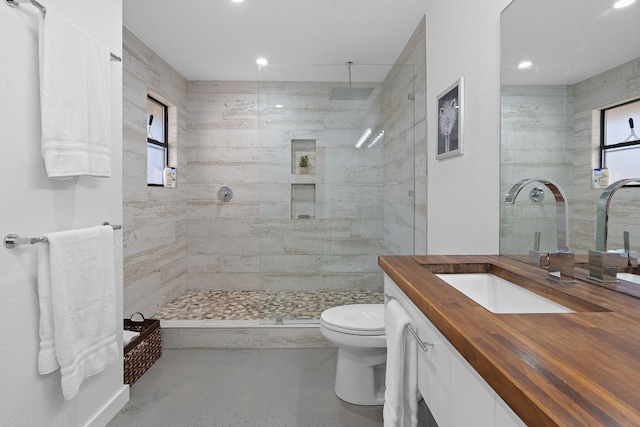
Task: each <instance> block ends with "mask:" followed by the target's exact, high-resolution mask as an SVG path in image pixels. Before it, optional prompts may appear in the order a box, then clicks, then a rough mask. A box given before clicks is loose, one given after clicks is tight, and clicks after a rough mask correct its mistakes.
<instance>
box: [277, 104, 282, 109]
mask: <svg viewBox="0 0 640 427" xmlns="http://www.w3.org/2000/svg"><path fill="white" fill-rule="evenodd" d="M282 107H284V105H282V104H276V108H282Z"/></svg>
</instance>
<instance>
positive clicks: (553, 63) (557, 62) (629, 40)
mask: <svg viewBox="0 0 640 427" xmlns="http://www.w3.org/2000/svg"><path fill="white" fill-rule="evenodd" d="M613 4H614V0H562V1H558V0H515V1H514V2H513V3H511V4H510V5H509V6H508V7H507V8H506V9H505V11H504V12H502V16H501V21H500V33H501V34H500V39H501V63H502V67H503V68H502V81H503V83H510V84H516V83H520V84H522V83H527V84H565V83H567V84H574V83H577V82H580V81H582V80H585V79H587V78H589V77H592V76H594V75H596V74H599V73H601V72H603V71H606V70H609V69H611V68H613V67H615V66H617V65H620V64H623V63H625V62H628V61H630V60H632V59H635V58H638V57H640V2H639V1H636V2H635V3H634V4H632V5H631V6H629V7H626V8H622V9H613V7H612V6H613ZM524 59H528V60H530V61H532V62H533V68H531V69H530V70H525V71H518V70H517V65H518V63H519V62H520V61H522V60H524Z"/></svg>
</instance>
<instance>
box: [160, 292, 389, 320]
mask: <svg viewBox="0 0 640 427" xmlns="http://www.w3.org/2000/svg"><path fill="white" fill-rule="evenodd" d="M383 302H384V296H383V292H382V291H380V292H378V291H187V292H185V293H184V294H182V295H181V296H180V297H179V298H178V299H176V300H175V301H173V302H171V303H169V304H167V305H165V306H164V307H162V308H161V309H160V310H159V311H158V313H156V315H155V316H154V317H156V318H158V319H164V320H276V319H287V320H313V319H320V313H322V311H323V310H325V309H327V308H331V307H335V306H338V305H347V304H382V303H383Z"/></svg>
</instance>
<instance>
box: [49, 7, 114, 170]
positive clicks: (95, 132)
mask: <svg viewBox="0 0 640 427" xmlns="http://www.w3.org/2000/svg"><path fill="white" fill-rule="evenodd" d="M110 59H111V58H110V51H109V49H108V48H107V47H105V46H103V45H102V44H100V43H99V42H98V41H97V40H95V39H94V38H92V37H90V36H89V35H88V34H86V33H85V32H84V31H82V30H81V29H80V28H78V27H77V26H75V25H73V24H72V23H70V22H68V21H66V20H65V19H64V18H63V17H62V16H60V15H59V14H58V13H56V11H55V10H53V9H52V8H51V7H49V6H47V12H46V14H45V13H41V14H40V110H41V124H42V141H41V144H42V145H41V150H42V157H43V158H44V164H45V168H46V170H47V175H48V176H49V178H57V179H60V178H62V179H65V178H67V179H68V178H71V177H73V176H77V175H92V176H101V177H109V176H111V152H110V147H111V124H110V109H111V106H110V100H109V92H110V89H109V86H110V74H109V67H110Z"/></svg>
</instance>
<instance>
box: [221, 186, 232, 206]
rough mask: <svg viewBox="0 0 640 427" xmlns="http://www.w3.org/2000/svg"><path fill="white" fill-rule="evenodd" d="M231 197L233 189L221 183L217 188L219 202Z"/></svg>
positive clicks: (226, 200)
mask: <svg viewBox="0 0 640 427" xmlns="http://www.w3.org/2000/svg"><path fill="white" fill-rule="evenodd" d="M232 198H233V190H231V187H229V186H226V185H223V186H222V187H220V189H218V200H220V201H221V202H228V201H230V200H231V199H232Z"/></svg>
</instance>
